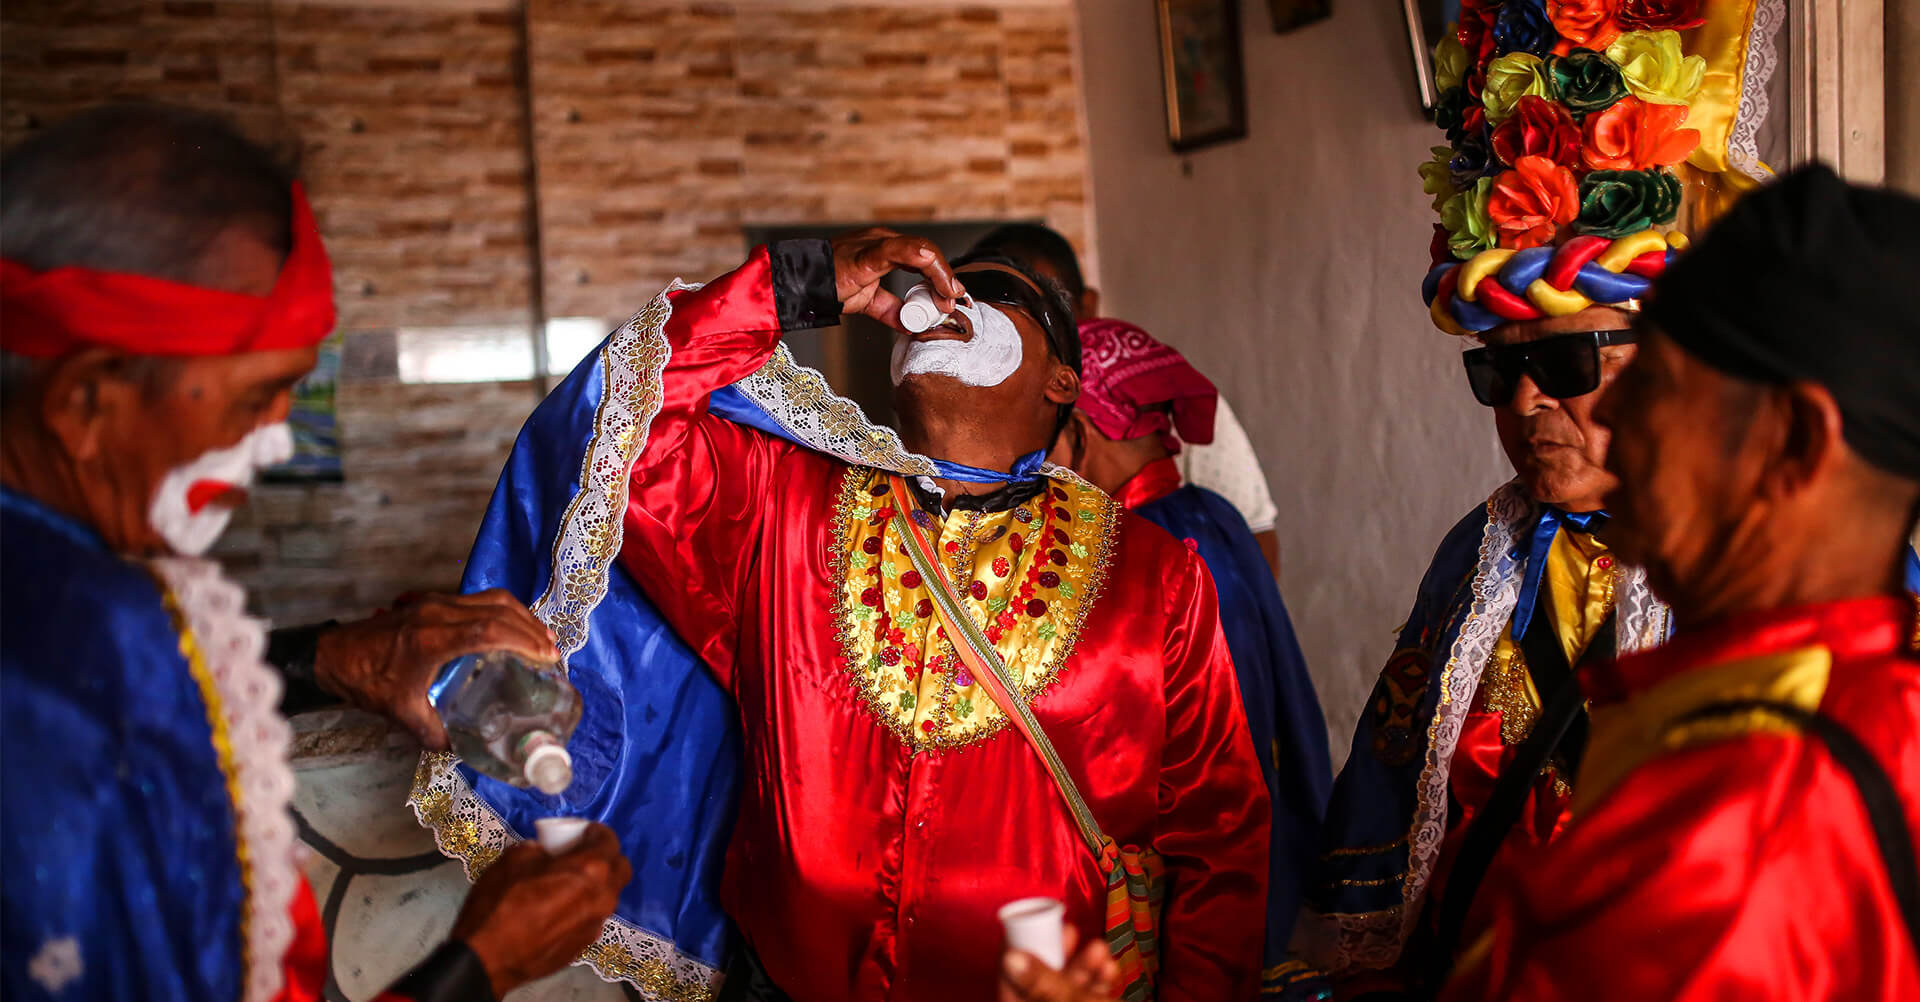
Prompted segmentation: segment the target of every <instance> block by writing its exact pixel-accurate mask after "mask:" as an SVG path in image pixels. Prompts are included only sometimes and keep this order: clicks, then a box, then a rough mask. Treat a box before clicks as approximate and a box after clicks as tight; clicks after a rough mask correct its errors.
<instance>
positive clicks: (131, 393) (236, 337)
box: [0, 106, 629, 1002]
mask: <svg viewBox="0 0 1920 1002" xmlns="http://www.w3.org/2000/svg"><path fill="white" fill-rule="evenodd" d="M0 233H3V234H4V235H0V257H3V258H4V260H0V308H4V314H3V315H0V382H4V387H3V388H0V389H3V390H4V395H5V400H4V409H5V421H6V428H7V434H6V437H5V440H4V443H3V444H0V540H4V542H3V543H0V545H4V548H5V550H6V563H5V567H4V570H3V571H0V616H3V617H4V625H3V626H0V678H3V679H4V684H0V779H3V780H4V786H5V790H6V799H5V800H4V801H0V859H4V860H5V865H6V867H7V893H6V896H5V899H4V903H0V938H4V939H5V941H6V943H7V950H6V954H5V957H4V959H0V993H3V994H5V995H6V996H7V997H8V998H11V999H82V998H85V999H96V998H98V999H104V998H112V999H123V1000H124V999H152V1000H167V1002H173V1000H182V1002H185V1000H194V1002H199V1000H209V999H213V1000H228V999H245V1000H249V1002H252V1000H268V999H275V998H281V999H291V1000H311V999H318V998H319V997H320V992H321V989H322V986H323V985H324V984H325V981H326V974H327V969H328V958H327V952H326V944H325V942H324V934H323V932H322V930H321V928H320V924H319V917H318V913H317V911H316V909H315V907H314V902H313V897H312V893H311V891H310V890H309V889H308V887H307V885H306V882H305V880H304V878H303V877H302V876H301V874H300V871H299V869H298V868H297V865H296V862H295V858H294V851H295V844H294V830H293V823H292V819H291V817H290V816H289V813H288V810H287V805H288V801H289V799H290V797H291V796H292V793H293V774H292V772H291V770H290V769H289V766H288V763H287V744H288V738H289V731H288V728H287V725H286V722H285V721H284V720H283V719H282V718H281V717H280V716H279V714H278V712H277V710H276V707H275V703H276V700H277V699H278V697H279V694H280V688H281V687H280V682H279V679H278V678H277V676H275V675H274V674H273V673H272V672H271V671H270V670H269V669H268V668H267V667H266V665H265V664H264V663H263V662H262V660H261V655H262V653H263V648H264V646H265V639H264V636H263V634H262V631H261V625H260V624H259V623H258V622H257V621H255V620H252V619H249V618H248V617H247V616H246V615H245V612H244V605H245V600H244V596H243V595H242V594H241V591H240V589H239V588H238V587H236V586H235V585H233V584H232V583H230V582H228V581H227V580H226V579H225V578H223V577H222V576H221V574H220V570H219V568H218V566H217V565H216V564H214V563H212V562H210V561H207V560H203V559H199V555H200V554H201V553H203V552H204V551H205V550H206V548H207V547H208V546H210V545H211V544H212V543H213V541H214V539H215V538H216V537H217V536H218V535H219V533H220V531H221V529H222V528H223V527H224V525H225V523H226V520H227V518H228V514H229V512H230V510H231V509H230V507H229V506H230V505H231V503H232V502H233V501H234V499H235V498H236V497H237V496H238V495H239V493H240V492H241V491H243V490H244V489H245V487H246V486H247V484H248V483H249V482H250V481H251V480H252V478H253V476H254V474H255V473H256V472H257V471H258V470H259V469H260V468H261V467H263V466H265V465H268V464H270V463H273V462H276V461H279V460H282V459H284V458H286V456H287V454H288V451H289V450H290V448H291V439H290V436H289V434H288V431H287V427H286V425H285V423H284V421H285V418H286V414H287V408H288V397H289V391H290V390H291V389H292V387H293V385H294V383H295V382H297V381H298V380H299V379H300V378H301V376H303V375H304V374H305V373H306V372H307V370H308V369H310V368H311V367H312V366H313V362H314V356H315V346H316V345H317V344H318V343H319V342H320V341H321V339H323V338H325V337H326V336H327V334H328V333H329V332H330V331H331V330H332V328H333V324H334V309H333V295H332V277H331V273H330V269H329V267H328V264H327V257H326V252H325V250H324V249H323V248H322V247H321V244H320V239H319V234H318V231H317V230H316V229H315V226H314V221H313V216H312V213H311V212H310V211H309V209H308V207H307V204H306V200H305V198H304V196H303V195H302V193H301V190H300V187H299V186H298V185H297V184H292V183H291V182H290V180H289V179H288V178H287V177H286V176H285V175H284V173H283V172H282V171H281V170H280V169H279V168H278V167H277V166H276V165H275V163H274V162H273V160H272V158H271V157H270V156H268V155H267V154H266V153H265V152H264V151H262V150H260V149H259V148H257V147H255V146H253V145H252V144H251V143H248V142H247V141H246V140H244V139H242V138H240V137H239V136H238V135H237V134H235V133H234V132H233V131H232V130H231V129H230V128H229V127H228V126H227V125H226V124H225V123H223V122H221V121H220V120H218V119H215V118H212V117H209V116H205V115H200V114H197V113H192V112H186V111H181V110H177V109H168V108H163V107H157V106H155V107H122V108H109V109H101V110H98V111H94V112H90V113H86V114H82V115H79V116H76V117H74V118H72V119H69V120H68V121H66V122H63V123H61V124H60V125H57V126H55V127H54V128H52V129H49V130H48V131H47V132H45V133H43V134H41V135H39V136H37V137H35V138H34V139H32V140H29V141H28V142H27V143H25V144H23V145H22V146H21V147H19V148H18V149H17V150H15V151H13V152H11V153H10V154H9V155H8V157H7V159H6V160H5V162H4V164H3V165H0ZM536 643H537V642H533V641H529V642H527V643H524V644H522V646H530V645H535V644H536ZM536 649H537V647H536ZM335 653H337V652H335ZM335 653H330V654H329V657H330V658H333V659H334V660H335V661H336V663H338V664H345V663H346V662H340V661H339V660H338V658H337V657H336V656H335ZM355 664H359V663H358V662H356V663H355ZM356 670H357V669H356ZM335 681H336V682H339V681H341V680H335ZM346 681H348V682H351V681H352V680H351V679H349V680H346ZM341 688H343V689H352V688H353V686H352V685H350V684H349V685H345V686H342V687H341ZM375 701H376V702H377V701H378V700H375ZM628 872H629V871H628V868H627V864H626V862H625V860H624V859H623V858H622V857H621V856H620V855H619V853H618V850H617V846H616V844H615V839H614V837H613V835H612V833H611V832H608V831H607V830H605V829H604V828H597V827H596V828H594V829H592V830H590V831H589V832H588V834H587V835H586V836H585V837H584V838H583V840H582V844H581V846H580V847H578V848H576V849H575V850H573V851H572V852H569V853H567V854H565V855H560V856H549V855H547V854H545V853H544V852H542V851H541V850H540V849H539V848H537V847H535V846H528V847H525V848H522V849H516V850H514V851H512V852H509V853H506V854H504V855H502V856H501V857H500V858H499V860H498V861H497V862H495V863H494V865H493V867H492V868H491V869H489V870H488V871H487V873H486V874H485V876H484V877H483V878H482V879H481V881H480V882H479V884H478V885H477V886H476V887H475V889H474V893H473V895H472V896H471V897H470V898H469V900H468V902H467V905H466V907H465V908H464V909H463V911H462V912H461V915H460V917H459V919H458V921H457V922H456V923H455V925H454V929H453V933H452V935H451V937H450V938H449V940H448V941H447V943H446V944H445V945H443V946H442V947H441V948H440V949H439V950H437V951H436V952H434V953H433V954H432V956H430V957H429V958H428V959H427V960H426V961H425V962H424V963H423V964H422V965H421V966H420V967H419V968H417V969H416V970H415V971H414V972H413V973H412V974H410V975H408V976H407V977H406V978H405V979H403V980H402V981H401V983H400V984H399V985H397V986H395V988H394V989H393V990H392V991H391V992H389V993H387V994H385V995H383V996H382V998H383V999H390V1000H399V999H417V1000H426V999H454V998H460V999H474V998H480V999H490V998H496V997H498V996H500V995H503V994H505V993H506V992H507V991H509V990H511V989H512V988H514V987H516V986H517V985H519V984H522V983H524V982H526V981H528V980H531V979H532V978H534V977H538V976H541V975H544V974H547V973H549V972H551V971H553V970H556V969H558V968H559V967H561V966H562V965H564V964H565V963H567V962H568V961H569V960H571V959H572V958H573V957H574V956H576V955H577V954H578V953H579V951H580V950H581V949H582V948H584V947H585V946H586V945H587V944H588V943H589V942H591V941H592V939H593V937H594V935H596V934H597V933H598V931H599V928H600V923H601V921H602V920H603V919H604V917H605V916H606V915H608V914H609V913H610V912H611V910H612V906H613V901H614V897H615V895H616V893H617V892H618V890H619V888H620V887H621V885H623V884H624V883H625V882H626V879H627V874H628Z"/></svg>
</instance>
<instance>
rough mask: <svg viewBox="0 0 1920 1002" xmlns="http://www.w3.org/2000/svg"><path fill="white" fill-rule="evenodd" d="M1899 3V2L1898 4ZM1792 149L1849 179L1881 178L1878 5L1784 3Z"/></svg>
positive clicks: (1861, 1)
mask: <svg viewBox="0 0 1920 1002" xmlns="http://www.w3.org/2000/svg"><path fill="white" fill-rule="evenodd" d="M1902 2H1904V0H1902ZM1791 7H1792V17H1791V18H1790V23H1789V32H1790V35H1791V42H1790V44H1789V46H1788V48H1789V49H1790V51H1791V57H1790V58H1791V60H1792V72H1793V88H1792V94H1793V98H1792V101H1793V109H1792V114H1793V150H1794V159H1795V160H1796V161H1804V160H1811V159H1819V160H1825V161H1827V162H1828V163H1830V164H1832V165H1833V166H1834V169H1835V170H1838V171H1839V172H1840V173H1841V174H1842V175H1844V176H1846V177H1847V178H1848V179H1849V180H1852V181H1857V182H1860V183H1863V184H1878V183H1880V182H1882V181H1883V180H1885V178H1886V173H1887V117H1886V94H1887V78H1886V8H1885V5H1884V3H1883V0H1791Z"/></svg>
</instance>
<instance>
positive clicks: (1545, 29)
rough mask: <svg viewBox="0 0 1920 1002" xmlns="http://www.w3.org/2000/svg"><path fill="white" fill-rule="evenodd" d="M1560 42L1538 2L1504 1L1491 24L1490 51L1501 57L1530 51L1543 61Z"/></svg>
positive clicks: (1533, 0)
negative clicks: (1499, 54) (1491, 42)
mask: <svg viewBox="0 0 1920 1002" xmlns="http://www.w3.org/2000/svg"><path fill="white" fill-rule="evenodd" d="M1559 40H1560V32H1559V31H1557V30H1555V28H1554V26H1553V21H1552V20H1551V19H1550V18H1548V17H1547V9H1546V8H1545V7H1543V6H1541V0H1506V3H1504V4H1502V5H1501V7H1500V14H1499V16H1497V17H1496V18H1494V21H1493V50H1494V51H1495V52H1498V53H1501V54H1502V55H1504V54H1506V53H1509V52H1531V53H1533V54H1534V55H1536V56H1540V57H1541V58H1545V57H1546V56H1547V54H1548V53H1551V52H1552V51H1553V45H1554V43H1555V42H1558V41H1559Z"/></svg>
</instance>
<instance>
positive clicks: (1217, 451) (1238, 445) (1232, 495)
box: [1173, 397, 1280, 532]
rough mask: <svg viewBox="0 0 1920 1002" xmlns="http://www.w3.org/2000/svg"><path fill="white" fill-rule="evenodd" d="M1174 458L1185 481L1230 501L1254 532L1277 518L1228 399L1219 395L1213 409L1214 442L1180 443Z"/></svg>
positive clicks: (1263, 477)
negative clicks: (1178, 452)
mask: <svg viewBox="0 0 1920 1002" xmlns="http://www.w3.org/2000/svg"><path fill="white" fill-rule="evenodd" d="M1173 459H1174V462H1175V463H1177V464H1178V465H1179V467H1180V476H1181V477H1182V478H1183V479H1185V480H1186V482H1187V483H1190V484H1197V485H1199V486H1201V487H1205V488H1206V489H1207V490H1210V491H1212V492H1214V493H1215V494H1218V495H1220V496H1221V497H1223V498H1226V499H1227V500H1228V501H1231V502H1232V503H1233V506H1234V507H1235V508H1238V509H1239V510H1240V514H1241V515H1242V516H1244V517H1245V518H1246V520H1247V525H1248V527H1249V528H1251V529H1253V531H1254V532H1270V531H1272V529H1273V526H1274V523H1275V522H1277V521H1279V519H1280V511H1279V509H1277V508H1275V507H1274V505H1273V495H1272V493H1270V492H1269V491H1268V490H1267V475H1266V474H1265V473H1263V472H1261V470H1260V457H1258V456H1255V455H1254V454H1253V443H1252V442H1249V441H1247V432H1246V429H1244V428H1242V427H1240V421H1239V419H1237V418H1235V417H1234V416H1233V408H1231V407H1228V406H1227V398H1225V397H1221V398H1219V406H1218V407H1216V408H1215V409H1214V412H1213V441H1212V442H1210V443H1208V444H1206V445H1194V444H1193V443H1191V442H1182V443H1180V454H1179V455H1177V456H1175V457H1173Z"/></svg>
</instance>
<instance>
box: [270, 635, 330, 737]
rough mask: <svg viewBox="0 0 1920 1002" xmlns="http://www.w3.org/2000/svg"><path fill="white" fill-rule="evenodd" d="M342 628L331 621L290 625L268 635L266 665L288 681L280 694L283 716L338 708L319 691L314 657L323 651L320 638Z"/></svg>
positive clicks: (324, 693)
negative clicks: (335, 628)
mask: <svg viewBox="0 0 1920 1002" xmlns="http://www.w3.org/2000/svg"><path fill="white" fill-rule="evenodd" d="M338 625H340V624H339V623H338V622H335V621H333V620H328V621H327V622H324V623H315V624H313V625H312V626H289V627H286V628H285V629H280V630H274V631H273V632H271V633H269V634H267V663H268V664H270V665H272V666H273V667H274V668H276V669H278V670H279V672H280V674H281V676H282V677H283V678H284V679H285V680H286V688H285V691H283V692H282V693H281V694H280V715H281V716H285V717H291V716H293V715H294V714H296V713H305V712H307V711H309V710H318V709H322V708H324V707H328V706H334V705H337V704H338V703H339V702H340V700H339V699H338V698H337V697H335V696H334V695H332V694H331V693H328V692H327V691H326V690H324V689H322V688H320V684H319V682H317V681H316V680H315V678H314V667H313V662H314V657H315V655H316V654H317V652H318V651H319V648H320V635H321V634H322V633H325V632H327V631H328V630H331V629H333V628H334V627H336V626H338Z"/></svg>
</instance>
